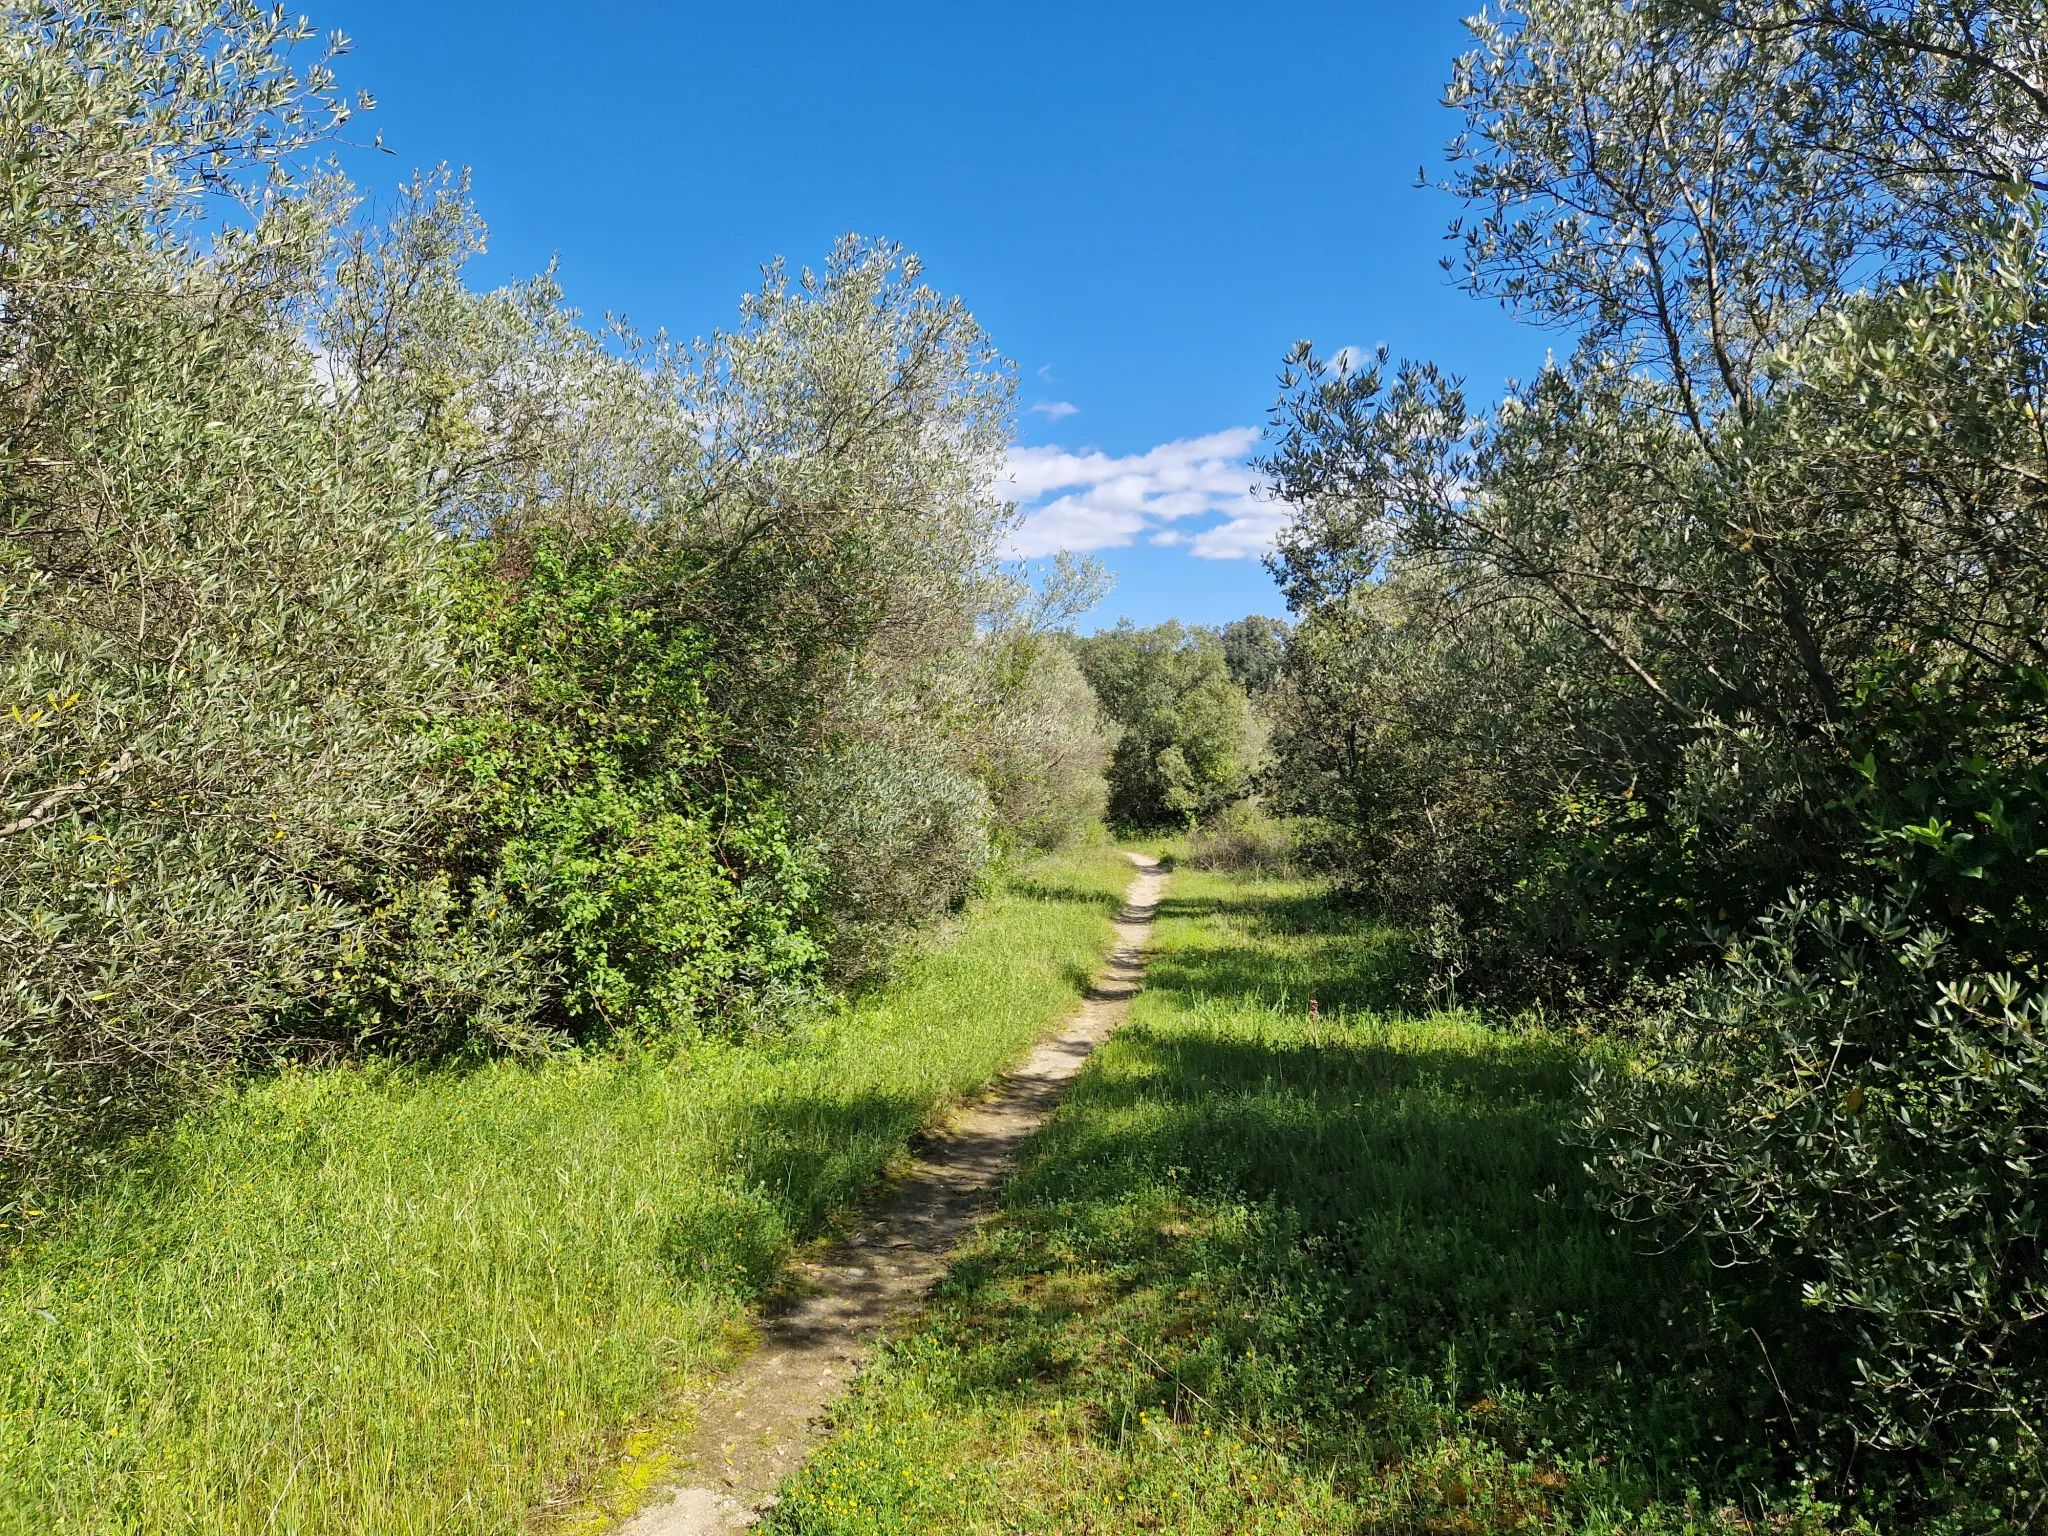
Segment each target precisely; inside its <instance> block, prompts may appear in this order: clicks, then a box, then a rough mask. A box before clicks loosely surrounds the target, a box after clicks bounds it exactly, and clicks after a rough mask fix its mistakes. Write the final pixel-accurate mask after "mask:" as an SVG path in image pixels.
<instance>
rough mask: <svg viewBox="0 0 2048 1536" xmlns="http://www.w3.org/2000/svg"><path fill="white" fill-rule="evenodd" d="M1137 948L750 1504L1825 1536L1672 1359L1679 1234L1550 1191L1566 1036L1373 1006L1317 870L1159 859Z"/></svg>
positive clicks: (1365, 963)
mask: <svg viewBox="0 0 2048 1536" xmlns="http://www.w3.org/2000/svg"><path fill="white" fill-rule="evenodd" d="M1155 948H1156V954H1155V957H1154V959H1153V962H1152V966H1151V970H1150V975H1149V979H1148V983H1147V990H1146V991H1145V992H1144V993H1143V994H1141V996H1140V998H1139V1000H1138V1003H1137V1005H1136V1007H1135V1009H1134V1012H1133V1016H1132V1018H1131V1020H1130V1022H1129V1023H1128V1024H1127V1025H1126V1026H1125V1028H1124V1029H1123V1031H1121V1032H1120V1033H1119V1034H1118V1035H1117V1036H1116V1037H1114V1038H1113V1039H1112V1040H1111V1041H1110V1042H1109V1043H1107V1044H1106V1045H1105V1046H1104V1047H1103V1048H1102V1049H1101V1050H1100V1051H1099V1052H1098V1053H1097V1055H1096V1056H1095V1058H1094V1059H1093V1060H1092V1061H1091V1063H1090V1065H1089V1067H1088V1069H1087V1071H1086V1072H1085V1073H1084V1074H1083V1076H1082V1078H1081V1079H1080V1080H1079V1082H1078V1083H1077V1084H1076V1087H1075V1090H1074V1093H1073V1096H1072V1098H1071V1099H1070V1100H1069V1102H1068V1104H1067V1105H1066V1106H1065V1108H1064V1109H1063V1110H1062V1112H1061V1114H1060V1116H1059V1118H1058V1119H1057V1120H1055V1121H1054V1123H1053V1124H1052V1125H1051V1126H1049V1127H1048V1128H1047V1129H1046V1131H1045V1132H1043V1133H1042V1134H1041V1135H1040V1137H1039V1138H1038V1140H1037V1142H1036V1143H1035V1145H1034V1148H1033V1151H1032V1154H1031V1156H1030V1159H1029V1161H1028V1162H1027V1166H1026V1168H1025V1170H1024V1172H1023V1173H1022V1175H1021V1176H1020V1177H1019V1179H1018V1180H1017V1181H1016V1182H1015V1183H1014V1184H1013V1185H1012V1187H1011V1190H1010V1193H1009V1197H1008V1201H1007V1205H1006V1209H1005V1212H1004V1215H1003V1217H1002V1219H1001V1220H1000V1221H999V1222H997V1223H995V1224H994V1225H992V1226H991V1227H990V1228H989V1229H988V1230H987V1231H986V1232H985V1233H984V1234H983V1235H982V1236H981V1238H980V1239H978V1240H977V1241H976V1242H975V1243H974V1244H972V1245H970V1247H969V1249H968V1250H967V1251H966V1252H965V1254H964V1255H963V1256H962V1258H961V1259H960V1261H959V1262H958V1263H957V1264H956V1266H955V1267H954V1269H953V1272H952V1274H951V1277H950V1278H949V1280H948V1282H947V1283H946V1285H945V1286H944V1288H943V1289H942V1291H941V1293H940V1295H939V1297H938V1298H937V1300H936V1302H935V1304H934V1306H933V1308H932V1310H931V1312H930V1314H929V1315H928V1317H927V1319H926V1320H925V1322H924V1323H923V1325H922V1326H920V1327H919V1328H918V1329H916V1330H915V1331H914V1332H913V1333H911V1334H910V1335H909V1336H908V1337H907V1338H905V1339H904V1340H902V1341H901V1342H900V1343H899V1344H898V1345H896V1346H895V1347H894V1348H893V1349H892V1350H891V1351H890V1352H889V1353H888V1354H887V1356H886V1357H885V1358H884V1359H883V1360H882V1362H881V1363H880V1364H879V1365H878V1367H877V1368H876V1369H875V1370H873V1371H872V1372H870V1373H869V1374H868V1375H867V1376H866V1377H865V1378H864V1379H863V1380H862V1381H861V1382H860V1383H859V1384H858V1386H857V1387H856V1389H855V1393H854V1395H853V1397H852V1398H851V1399H850V1400H849V1401H848V1403H847V1404H846V1405H845V1406H844V1407H843V1409H842V1410H841V1411H840V1413H839V1414H838V1416H837V1430H838V1433H837V1436H836V1438H834V1439H833V1440H832V1441H831V1442H830V1443H829V1445H828V1446H827V1447H826V1448H825V1450H823V1451H822V1452H821V1453H820V1455H819V1456H818V1457H816V1458H815V1459H814V1462H813V1464H812V1466H811V1467H810V1468H809V1469H808V1470H807V1471H806V1472H805V1473H804V1474H802V1475H801V1476H800V1477H798V1478H796V1479H794V1480H793V1481H792V1482H791V1484H790V1485H789V1486H788V1487H787V1488H786V1490H785V1497H784V1500H783V1503H782V1504H781V1506H780V1507H779V1508H778V1509H777V1511H776V1513H775V1516H774V1519H773V1521H772V1522H771V1525H772V1529H774V1530H775V1531H778V1532H782V1533H785V1536H852V1533H855V1532H860V1533H867V1532H898V1531H900V1532H913V1531H914V1532H926V1531H946V1532H963V1533H965V1532H977V1533H980V1532H986V1533H990V1536H994V1533H998V1532H1001V1533H1014V1532H1022V1531H1030V1532H1033V1533H1037V1536H1051V1533H1055V1532H1065V1533H1077V1532H1090V1533H1109V1532H1126V1531H1130V1532H1136V1531H1172V1532H1186V1533H1196V1536H1208V1533H1214V1536H1226V1533H1229V1536H1238V1533H1248V1532H1287V1533H1293V1532H1304V1533H1307V1532H1315V1533H1339V1532H1342V1533H1346V1536H1350V1533H1354V1532H1360V1531H1382V1530H1384V1531H1427V1532H1441V1533H1445V1536H1451V1533H1461V1532H1482V1531H1486V1532H1490V1531H1507V1530H1518V1529H1553V1530H1568V1531H1574V1532H1582V1533H1587V1536H1593V1533H1605V1532H1620V1531H1624V1530H1626V1531H1631V1532H1635V1531H1644V1532H1671V1533H1679V1532H1698V1533H1707V1532H1731V1533H1732V1532H1735V1531H1742V1530H1749V1529H1752V1528H1754V1529H1766V1528H1767V1529H1771V1530H1774V1531H1781V1532H1788V1533H1789V1532H1797V1531H1819V1530H1822V1529H1826V1528H1827V1525H1828V1520H1827V1517H1826V1512H1825V1511H1824V1510H1823V1509H1821V1508H1819V1507H1817V1506H1815V1505H1812V1504H1811V1503H1809V1502H1808V1501H1807V1500H1806V1499H1805V1497H1804V1496H1803V1494H1802V1493H1801V1492H1800V1491H1798V1490H1797V1489H1796V1488H1794V1487H1791V1486H1788V1485H1786V1484H1784V1483H1782V1482H1780V1481H1778V1480H1777V1479H1776V1478H1775V1469H1776V1463H1774V1461H1773V1459H1772V1456H1771V1454H1770V1452H1769V1448H1767V1447H1761V1446H1758V1445H1756V1444H1754V1443H1752V1441H1751V1439H1750V1436H1749V1431H1748V1423H1749V1422H1750V1419H1751V1417H1752V1416H1751V1415H1750V1414H1749V1411H1748V1410H1749V1409H1750V1407H1751V1406H1752V1404H1751V1403H1750V1402H1749V1400H1748V1399H1747V1398H1746V1397H1745V1396H1744V1390H1745V1389H1743V1388H1740V1387H1738V1388H1737V1389H1731V1387H1730V1384H1729V1383H1728V1382H1727V1381H1726V1380H1724V1379H1722V1378H1719V1377H1713V1376H1710V1375H1707V1374H1705V1373H1698V1374H1694V1373H1693V1367H1695V1366H1697V1364H1698V1359H1697V1357H1696V1354H1695V1352H1694V1346H1695V1344H1696V1342H1697V1339H1698V1322H1699V1318H1698V1315H1697V1312H1696V1310H1694V1309H1695V1308H1696V1305H1697V1300H1698V1297H1697V1290H1696V1288H1695V1287H1693V1286H1692V1285H1691V1275H1690V1271H1689V1269H1688V1265H1689V1263H1690V1260H1689V1258H1687V1257H1686V1256H1676V1257H1670V1258H1655V1257H1651V1256H1646V1255H1644V1254H1641V1253H1639V1252H1638V1251H1636V1249H1635V1247H1634V1246H1633V1245H1632V1244H1631V1243H1630V1242H1629V1241H1628V1240H1627V1239H1626V1237H1624V1236H1622V1235H1619V1234H1616V1233H1614V1232H1613V1231H1611V1230H1610V1228H1609V1226H1608V1225H1607V1223H1605V1222H1604V1221H1603V1220H1602V1219H1601V1218H1600V1217H1599V1215H1598V1214H1597V1212H1596V1211H1595V1210H1593V1209H1592V1208H1590V1207H1589V1206H1588V1205H1587V1204H1585V1203H1584V1202H1582V1201H1580V1200H1579V1199H1578V1198H1577V1197H1576V1196H1577V1191H1578V1181H1579V1180H1580V1179H1581V1178H1582V1177H1583V1174H1582V1170H1581V1169H1580V1168H1579V1166H1578V1157H1577V1154H1576V1153H1575V1152H1574V1151H1573V1150H1572V1148H1571V1147H1570V1145H1569V1144H1568V1141H1567V1138H1566V1135H1565V1131H1566V1127H1567V1124H1568V1122H1569V1118H1570V1116H1571V1115H1572V1114H1573V1113H1574V1112H1575V1104H1576V1099H1575V1092H1576V1089H1575V1082H1576V1072H1577V1070H1578V1067H1579V1065H1580V1051H1581V1046H1580V1045H1579V1043H1578V1042H1576V1041H1574V1040H1572V1039H1570V1038H1567V1037H1564V1036H1561V1035H1556V1034H1551V1033H1547V1032H1543V1031H1536V1030H1521V1029H1505V1028H1497V1027H1493V1026H1490V1025H1489V1024H1487V1023H1486V1022H1485V1021H1483V1020H1481V1019H1480V1018H1478V1017H1477V1016H1475V1015H1472V1014H1470V1013H1462V1012H1440V1013H1434V1014H1429V1015H1425V1016H1413V1015H1408V1014H1404V1013H1401V1012H1400V1011H1398V1010H1397V1009H1395V1008H1394V1007H1392V1006H1391V1005H1392V1000H1393V997H1394V995H1395V991H1394V988H1392V987H1391V986H1390V985H1389V976H1390V973H1392V972H1394V971H1395V968H1397V967H1398V966H1400V965H1401V964H1402V963H1404V961H1403V953H1402V946H1401V945H1400V943H1399V941H1398V936H1396V935H1393V934H1390V933H1388V932H1386V931H1384V930H1382V929H1379V928H1377V927H1375V926H1374V925H1371V924H1369V923H1363V922H1361V921H1359V920H1358V919H1357V918H1356V917H1355V916H1353V915H1350V914H1348V913H1346V912H1345V911H1344V910H1343V909H1342V908H1340V907H1337V906H1334V905H1332V904H1331V903H1330V902H1328V901H1327V899H1326V898H1325V896H1324V894H1323V893H1322V892H1321V891H1320V890H1319V889H1318V888H1317V887H1315V886H1313V885H1311V884H1306V883H1296V882H1270V881H1269V882H1255V881H1248V880H1242V879H1234V878H1228V877H1221V876H1216V875H1207V874H1201V873H1197V872H1191V871H1187V870H1185V869H1183V870H1182V871H1181V872H1179V873H1177V874H1176V876H1175V878H1174V884H1173V888H1172V890H1171V891H1170V893H1169V895H1168V897H1167V900H1166V903H1165V904H1164V906H1163V907H1162V910H1161V921H1160V926H1159V928H1158V931H1157V934H1156V941H1155ZM1312 1003H1313V1006H1311V1004H1312ZM1758 1376H1759V1380H1758V1382H1757V1383H1756V1384H1755V1386H1756V1389H1757V1390H1760V1391H1767V1390H1769V1383H1768V1381H1767V1380H1765V1379H1764V1378H1763V1377H1762V1373H1761V1372H1759V1373H1758ZM1703 1490H1704V1491H1703Z"/></svg>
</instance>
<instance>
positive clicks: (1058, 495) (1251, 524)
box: [1000, 427, 1287, 560]
mask: <svg viewBox="0 0 2048 1536" xmlns="http://www.w3.org/2000/svg"><path fill="white" fill-rule="evenodd" d="M1258 440H1259V429H1258V428H1257V427H1231V428H1229V429H1228V430H1227V431H1223V432H1211V433H1210V434H1209V435H1208V436H1206V437H1191V438H1185V439H1182V440H1181V441H1179V442H1173V443H1161V444H1160V445H1159V446H1158V447H1157V448H1154V449H1152V450H1151V451H1149V452H1147V453H1133V454H1126V455H1124V456H1122V457H1120V458H1112V457H1111V456H1109V455H1108V454H1105V453H1100V452H1085V451H1084V452H1081V453H1072V452H1069V451H1068V450H1066V449H1064V448H1013V449H1012V450H1010V460H1009V464H1008V466H1007V467H1006V470H1005V476H1004V482H1003V484H1002V486H1001V487H1000V491H1001V494H1002V495H1003V496H1004V497H1006V498H1007V499H1009V500H1012V501H1015V502H1016V503H1017V504H1018V506H1019V507H1021V508H1022V509H1023V511H1024V514H1025V516H1024V521H1023V523H1022V524H1021V525H1020V526H1019V527H1018V529H1017V530H1016V532H1015V533H1014V534H1012V535H1011V540H1010V554H1011V556H1012V557H1013V558H1016V559H1026V560H1028V559H1034V558H1036V557H1037V556H1040V555H1049V554H1052V553H1053V552H1054V551H1056V550H1062V549H1070V550H1073V551H1075V552H1077V553H1078V552H1081V551H1084V550H1091V549H1123V548H1126V547H1128V546H1129V545H1131V544H1134V543H1136V542H1138V541H1139V540H1140V539H1144V540H1145V541H1146V542H1148V543H1151V544H1157V545H1164V546H1167V547H1182V548H1185V549H1186V550H1187V551H1188V552H1189V553H1190V554H1193V555H1199V556H1201V557H1202V558H1204V559H1208V560H1241V559H1244V558H1246V557H1248V556H1251V555H1258V554H1263V553H1264V552H1265V551H1266V550H1267V549H1269V548H1271V547H1272V543H1273V537H1274V535H1275V534H1276V533H1277V532H1278V531H1279V529H1280V528H1281V527H1282V526H1283V525H1284V524H1285V523H1286V521H1287V513H1286V511H1285V509H1284V508H1281V507H1278V506H1276V505H1275V504H1274V503H1272V502H1270V501H1265V500H1262V499H1259V498H1256V497H1255V496H1254V495H1253V489H1254V487H1255V486H1257V484H1258V483H1259V476H1258V472H1257V471H1256V470H1254V469H1253V468H1252V467H1251V466H1250V465H1249V464H1247V463H1246V462H1245V455H1246V454H1248V453H1249V452H1250V451H1251V449H1252V445H1253V444H1255V443H1256V442H1258ZM1218 515H1220V516H1221V518H1222V521H1220V522H1217V523H1214V524H1211V525H1209V526H1206V527H1202V528H1191V529H1183V528H1178V527H1175V526H1173V525H1174V524H1176V523H1181V522H1185V521H1189V520H1192V519H1196V518H1209V517H1214V516H1218Z"/></svg>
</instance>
